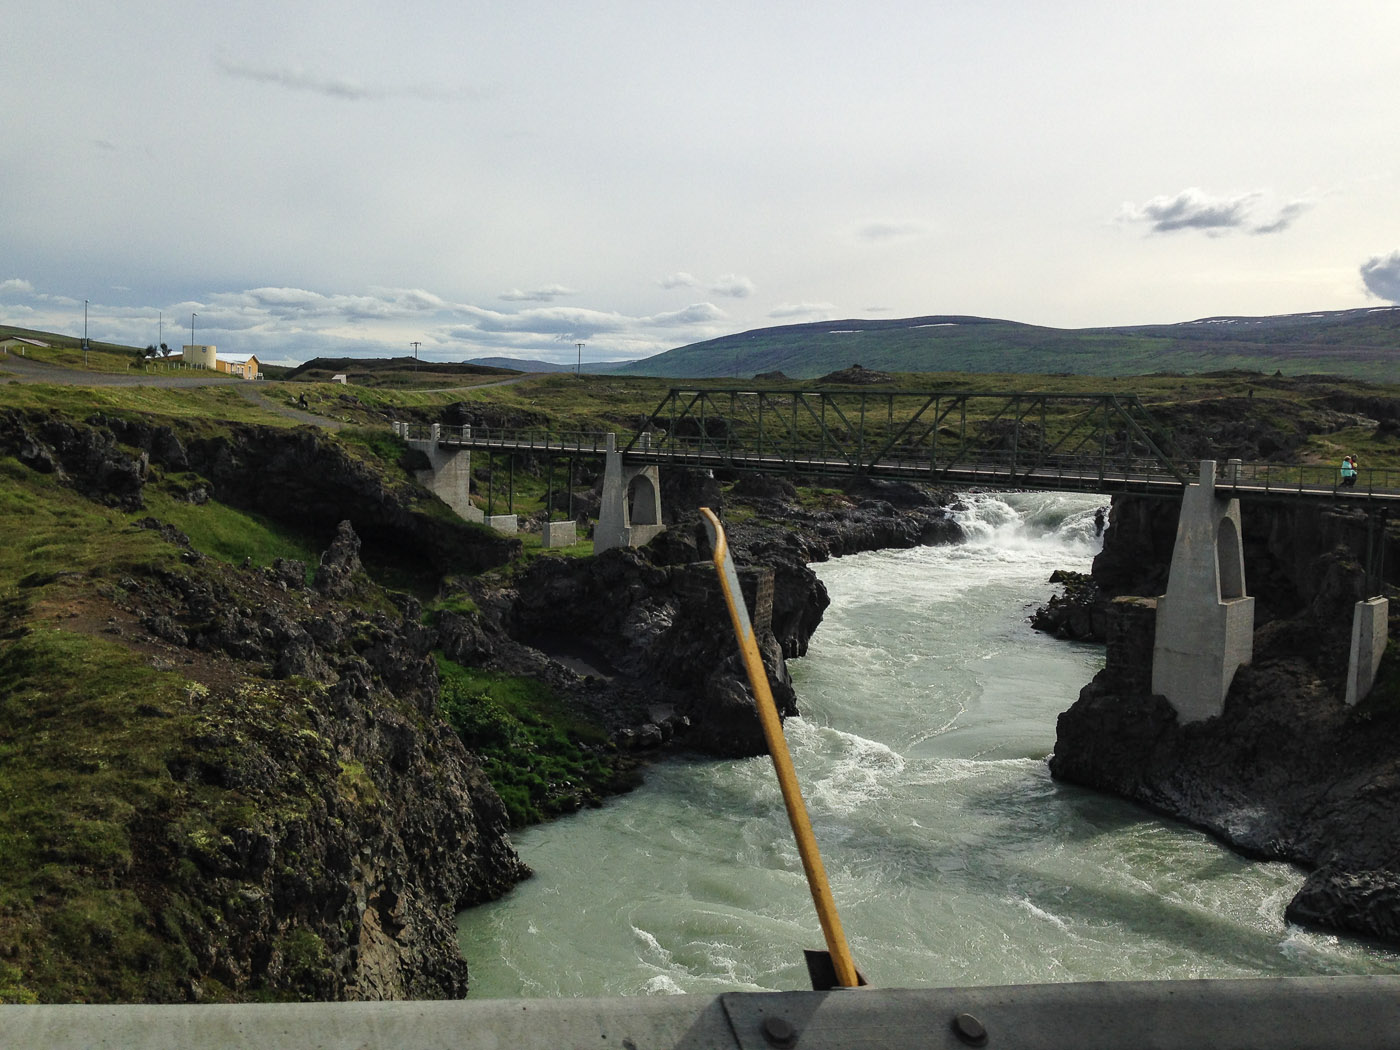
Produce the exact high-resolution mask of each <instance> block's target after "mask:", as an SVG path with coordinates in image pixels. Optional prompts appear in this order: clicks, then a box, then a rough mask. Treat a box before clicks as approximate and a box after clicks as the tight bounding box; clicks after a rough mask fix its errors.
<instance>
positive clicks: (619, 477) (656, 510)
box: [593, 434, 666, 554]
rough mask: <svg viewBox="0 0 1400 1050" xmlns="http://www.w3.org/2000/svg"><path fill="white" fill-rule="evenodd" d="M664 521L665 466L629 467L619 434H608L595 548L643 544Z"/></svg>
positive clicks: (660, 527) (599, 552) (594, 540)
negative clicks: (662, 491)
mask: <svg viewBox="0 0 1400 1050" xmlns="http://www.w3.org/2000/svg"><path fill="white" fill-rule="evenodd" d="M665 528H666V526H665V525H663V524H661V468H660V467H658V466H656V465H654V464H653V465H650V466H644V467H629V466H628V465H627V464H625V463H624V462H623V461H622V453H621V452H619V451H617V436H616V435H615V434H609V435H608V445H607V451H606V453H604V466H603V502H602V506H601V507H600V508H599V510H598V524H597V525H595V526H594V528H593V551H594V553H596V554H601V553H603V551H606V550H611V549H612V548H614V547H640V546H642V544H644V543H646V542H647V541H648V540H650V539H651V538H652V537H653V536H655V535H656V534H657V533H659V532H663V531H665Z"/></svg>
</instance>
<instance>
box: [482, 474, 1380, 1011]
mask: <svg viewBox="0 0 1400 1050" xmlns="http://www.w3.org/2000/svg"><path fill="white" fill-rule="evenodd" d="M1098 505H1099V504H1098V501H1096V500H1095V499H1094V498H1093V497H1084V496H1075V495H1067V494H1057V493H1024V494H1002V495H998V496H990V495H983V496H975V497H968V498H967V499H965V500H964V502H963V504H962V505H961V506H962V509H960V510H959V512H958V513H959V517H960V519H961V521H962V523H963V525H964V527H965V529H966V530H967V531H968V534H969V540H968V542H966V543H963V544H958V545H955V546H944V547H925V548H918V549H915V550H908V551H881V552H874V553H870V554H861V555H856V556H853V557H848V558H841V559H837V560H835V561H832V562H829V563H827V564H823V565H818V566H815V568H816V570H817V572H818V573H819V574H820V576H821V578H822V580H823V581H824V582H825V584H826V586H827V588H828V590H829V592H830V594H831V597H832V604H831V607H830V608H829V609H828V610H827V614H826V617H825V619H824V620H823V622H822V625H821V627H820V628H819V629H818V630H817V633H816V635H815V636H814V637H813V639H812V643H811V648H810V652H809V653H808V655H807V657H805V658H804V659H801V660H795V661H792V662H791V664H790V667H791V671H792V674H793V679H794V683H795V685H796V688H797V693H798V702H799V706H800V708H801V710H802V716H801V717H800V718H793V719H789V720H788V721H787V723H786V725H785V732H786V734H787V737H788V742H789V746H790V748H791V750H792V752H793V758H794V762H795V764H796V766H797V771H798V776H799V778H800V780H801V782H802V785H803V792H804V795H805V797H806V799H807V804H808V807H809V809H810V811H811V816H812V821H813V825H814V828H815V831H816V836H817V841H818V843H819V845H820V847H821V851H822V857H823V860H824V862H825V865H826V868H827V871H828V873H829V875H830V876H831V882H832V891H833V894H834V896H835V899H836V903H837V906H838V908H839V910H840V913H841V920H842V923H843V924H844V926H845V930H846V934H847V937H848V939H849V941H850V945H851V950H852V953H853V955H854V956H855V959H856V963H857V965H858V966H859V967H860V968H861V970H862V972H863V973H864V974H865V975H866V976H867V977H868V978H869V980H870V982H871V983H872V984H877V985H881V986H885V987H918V986H943V985H970V984H1012V983H1028V982H1047V981H1083V980H1136V979H1150V978H1194V977H1252V976H1285V975H1299V976H1302V975H1317V974H1333V973H1397V972H1400V953H1397V952H1394V951H1388V950H1384V949H1380V948H1377V947H1375V946H1371V945H1367V944H1365V943H1362V942H1357V941H1353V940H1348V939H1346V938H1339V937H1334V936H1331V935H1328V934H1321V933H1315V932H1311V931H1306V930H1303V929H1300V928H1297V927H1294V926H1290V925H1287V924H1285V923H1284V921H1283V910H1284V906H1285V904H1286V903H1287V902H1288V900H1289V898H1290V897H1291V896H1292V895H1293V893H1294V892H1295V891H1296V890H1297V888H1298V887H1299V886H1300V885H1301V883H1302V878H1303V876H1302V873H1301V872H1300V871H1299V870H1298V869H1296V868H1294V867H1292V866H1290V865H1287V864H1279V863H1260V862H1257V861H1247V860H1244V859H1242V858H1240V857H1238V856H1236V855H1234V854H1233V853H1231V852H1230V851H1229V850H1227V849H1225V848H1224V847H1222V846H1220V845H1219V844H1217V843H1216V842H1214V841H1213V840H1211V839H1210V838H1208V837H1206V836H1205V835H1203V834H1201V833H1200V832H1197V831H1193V830H1191V829H1189V828H1186V827H1183V826H1181V825H1178V824H1175V823H1171V822H1169V821H1164V820H1161V819H1159V818H1156V817H1154V816H1153V815H1152V814H1149V813H1147V812H1145V811H1143V810H1141V809H1139V808H1137V807H1135V806H1132V805H1129V804H1128V803H1125V802H1122V801H1119V800H1117V799H1113V798H1108V797H1105V796H1101V795H1098V794H1095V793H1093V792H1089V791H1084V790H1081V789H1078V788H1073V787H1069V786H1066V785H1062V784H1058V783H1056V782H1054V781H1052V780H1051V779H1050V776H1049V773H1048V772H1047V769H1046V764H1045V758H1046V756H1047V755H1048V754H1049V752H1050V751H1051V750H1052V749H1053V747H1054V742H1055V718H1056V715H1057V714H1058V713H1059V712H1060V711H1062V710H1064V709H1065V708H1066V707H1068V706H1069V705H1070V704H1071V703H1072V702H1073V701H1074V698H1075V696H1076V695H1077V694H1078V691H1079V689H1080V687H1081V686H1082V685H1083V684H1084V683H1085V682H1087V681H1088V680H1089V679H1090V678H1091V677H1092V676H1093V675H1094V673H1095V672H1096V671H1097V670H1098V669H1099V668H1100V667H1101V666H1102V662H1103V651H1102V649H1101V648H1100V647H1097V646H1090V645H1077V644H1071V643H1066V642H1061V641H1056V640H1054V639H1051V638H1048V637H1046V636H1044V635H1041V634H1038V633H1037V632H1034V631H1032V630H1031V629H1030V628H1029V626H1028V625H1027V624H1026V617H1027V616H1028V614H1029V613H1030V611H1031V610H1032V609H1033V608H1034V607H1035V605H1037V604H1040V603H1043V602H1044V600H1045V598H1046V596H1047V595H1048V593H1049V592H1050V590H1051V588H1050V586H1049V585H1048V584H1047V582H1046V579H1047V577H1048V576H1049V574H1050V573H1051V571H1053V570H1054V569H1057V568H1069V569H1080V570H1087V568H1088V564H1089V562H1090V560H1091V559H1092V557H1093V554H1094V552H1095V550H1096V549H1097V545H1098V542H1099V541H1098V539H1097V537H1096V535H1095V529H1094V511H1095V509H1096V507H1097V506H1098ZM515 842H516V845H517V847H518V849H519V851H520V853H521V856H522V857H523V858H524V859H525V860H526V862H527V863H529V864H530V866H531V867H533V868H534V869H535V872H536V874H535V877H534V878H533V879H530V880H528V881H526V882H525V883H522V884H521V885H520V886H519V887H517V888H516V889H515V890H514V891H512V893H511V894H510V895H508V896H507V897H505V898H504V899H502V900H500V901H497V902H494V903H492V904H489V905H485V906H482V907H479V908H475V909H472V910H471V911H468V912H464V913H463V914H462V915H461V916H460V917H459V922H458V924H459V938H460V942H461V945H462V950H463V953H464V954H465V956H466V958H467V960H468V962H469V964H470V968H471V988H472V995H473V996H474V997H483V996H490V997H501V996H510V997H514V996H524V997H538V996H596V995H642V994H672V993H678V992H709V993H714V992H721V991H746V990H747V991H758V990H777V989H801V988H806V987H808V983H807V975H806V969H805V966H804V964H803V961H802V949H803V948H816V947H821V946H822V940H821V931H820V928H819V927H818V925H817V921H816V916H815V913H814V910H813V906H812V900H811V897H810V895H809V893H808V891H807V888H806V884H805V882H804V881H803V878H802V874H801V865H800V862H799V860H798V857H797V850H796V847H795V846H794V844H793V841H792V835H791V833H790V831H789V829H788V826H787V822H786V814H785V812H784V810H783V806H782V800H781V796H780V795H779V792H778V788H777V783H776V780H775V779H774V775H773V770H772V764H771V762H770V761H769V760H768V759H767V758H759V759H749V760H741V761H711V760H698V759H671V760H667V761H664V762H662V763H660V764H659V765H657V766H656V767H654V768H653V769H652V770H651V771H650V772H649V773H648V776H647V781H646V784H645V785H644V786H643V787H642V788H640V789H638V790H637V791H635V792H633V793H632V794H630V795H627V796H624V797H622V798H619V799H616V800H613V801H611V802H609V803H608V804H607V805H606V806H604V807H603V808H602V809H598V810H590V811H587V812H583V813H580V814H578V815H576V816H572V817H569V818H566V819H563V820H559V821H556V822H554V823H551V824H546V825H542V826H538V827H534V828H530V829H527V830H526V831H524V832H521V833H519V834H517V836H516V837H515Z"/></svg>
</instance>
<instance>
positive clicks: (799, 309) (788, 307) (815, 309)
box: [768, 303, 836, 321]
mask: <svg viewBox="0 0 1400 1050" xmlns="http://www.w3.org/2000/svg"><path fill="white" fill-rule="evenodd" d="M768 316H769V317H772V318H776V319H791V318H794V317H810V318H812V319H813V320H818V321H820V320H825V319H826V318H829V317H835V316H836V307H835V306H834V305H832V304H831V303H783V304H782V305H781V306H775V307H774V308H773V309H772V310H769V311H768Z"/></svg>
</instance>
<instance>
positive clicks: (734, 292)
mask: <svg viewBox="0 0 1400 1050" xmlns="http://www.w3.org/2000/svg"><path fill="white" fill-rule="evenodd" d="M657 283H658V284H660V286H661V287H662V288H704V289H705V291H707V292H709V293H710V294H711V295H720V296H724V297H725V298H728V299H747V298H748V297H749V296H751V295H753V294H754V292H756V291H758V285H756V284H754V283H753V281H752V280H750V279H749V278H747V277H745V276H744V275H743V274H740V273H722V274H720V275H719V276H718V277H716V278H715V279H714V280H713V281H711V282H709V283H708V284H705V283H704V282H702V281H701V280H700V279H699V278H698V277H695V276H694V275H693V274H688V273H686V272H685V271H683V270H682V271H679V272H677V273H673V274H671V275H670V276H669V277H663V278H662V279H661V280H660V281H658V282H657Z"/></svg>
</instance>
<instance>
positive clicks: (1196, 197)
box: [1119, 186, 1312, 237]
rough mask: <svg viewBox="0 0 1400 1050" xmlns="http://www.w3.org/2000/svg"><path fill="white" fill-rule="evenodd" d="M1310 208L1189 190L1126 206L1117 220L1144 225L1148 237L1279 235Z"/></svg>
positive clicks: (1257, 196) (1306, 203)
mask: <svg viewBox="0 0 1400 1050" xmlns="http://www.w3.org/2000/svg"><path fill="white" fill-rule="evenodd" d="M1311 206H1312V202H1311V201H1310V200H1306V199H1303V198H1299V199H1296V200H1292V201H1289V202H1287V203H1286V204H1281V205H1280V204H1270V203H1269V202H1268V194H1267V193H1266V192H1265V191H1263V190H1250V191H1249V192H1248V193H1241V194H1237V195H1236V196H1234V197H1215V196H1211V195H1210V194H1208V193H1206V192H1204V191H1203V190H1201V189H1199V188H1197V187H1195V186H1192V187H1189V188H1188V189H1184V190H1182V191H1181V192H1180V193H1178V194H1176V195H1175V196H1161V197H1153V198H1152V199H1151V200H1149V201H1147V202H1145V203H1144V204H1141V205H1138V204H1133V203H1131V202H1128V203H1125V204H1124V205H1123V207H1122V209H1121V211H1120V212H1119V218H1120V219H1121V220H1122V221H1124V222H1130V223H1145V224H1147V226H1148V232H1149V233H1174V232H1176V231H1177V230H1201V231H1204V232H1205V233H1206V234H1208V235H1209V236H1212V237H1219V236H1221V235H1223V234H1226V233H1229V232H1232V231H1235V230H1244V231H1247V232H1249V233H1256V234H1266V233H1280V232H1282V231H1283V230H1286V229H1288V227H1289V226H1291V225H1292V223H1293V221H1294V220H1295V219H1296V218H1297V217H1298V216H1299V215H1301V214H1302V213H1303V212H1305V211H1307V209H1308V208H1310V207H1311ZM1260 212H1263V214H1262V215H1261V214H1260Z"/></svg>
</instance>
